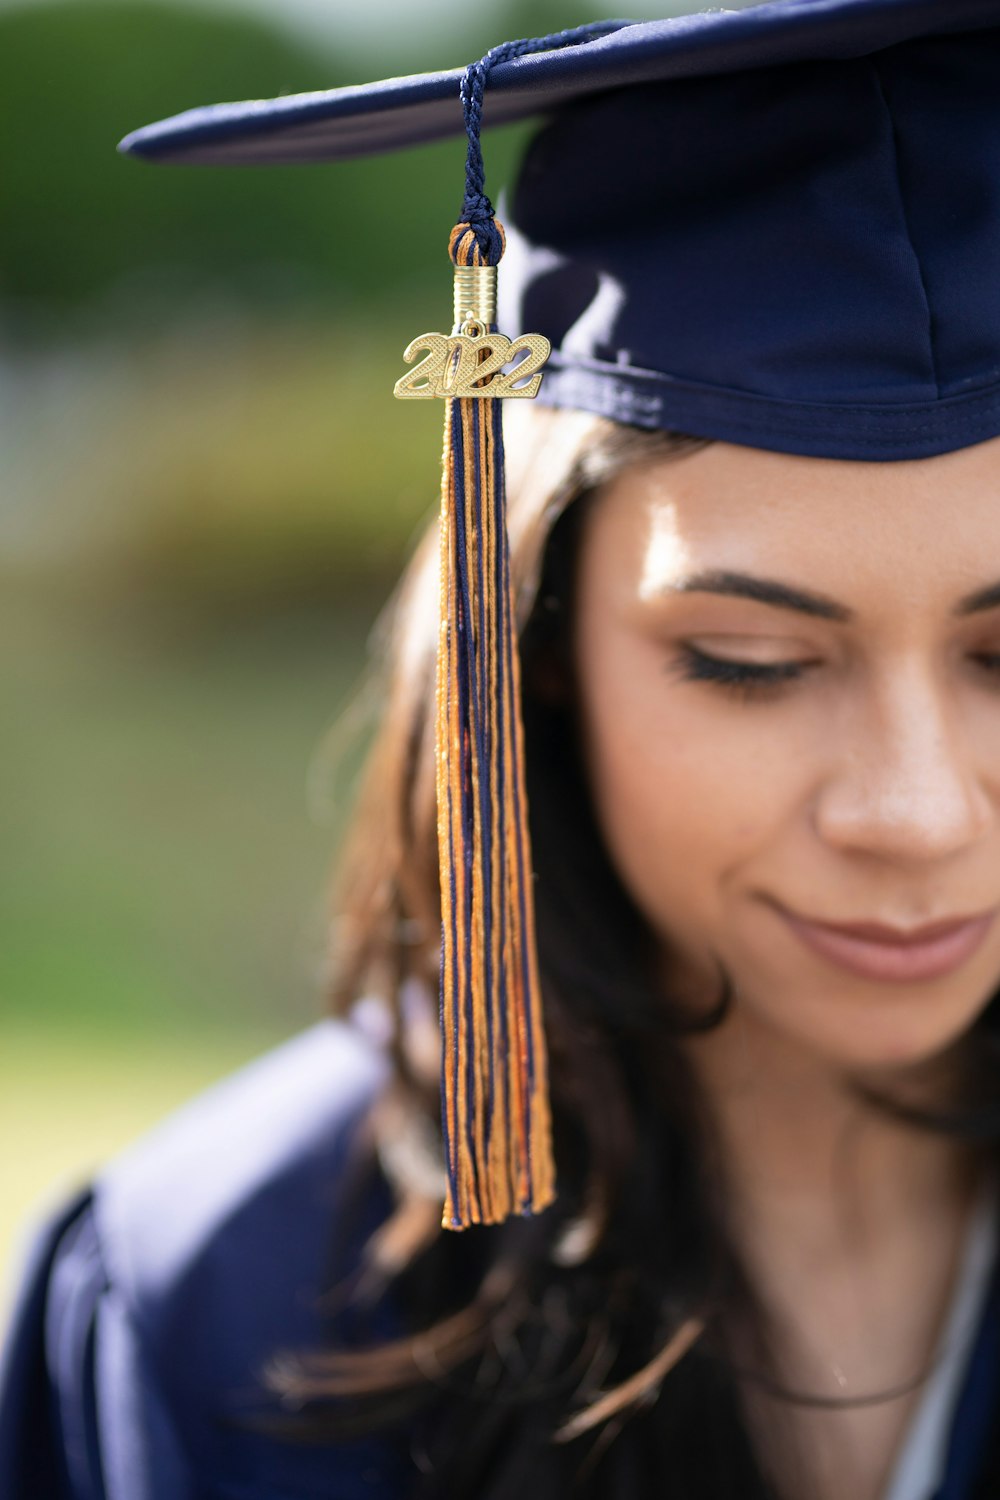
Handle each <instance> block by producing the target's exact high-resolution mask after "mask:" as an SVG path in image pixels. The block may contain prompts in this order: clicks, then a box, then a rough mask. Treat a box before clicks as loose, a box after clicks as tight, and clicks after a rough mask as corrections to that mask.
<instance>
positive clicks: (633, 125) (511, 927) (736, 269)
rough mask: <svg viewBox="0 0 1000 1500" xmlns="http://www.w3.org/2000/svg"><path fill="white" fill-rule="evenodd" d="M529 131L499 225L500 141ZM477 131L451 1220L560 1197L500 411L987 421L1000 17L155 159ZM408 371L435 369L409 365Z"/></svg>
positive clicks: (513, 70)
mask: <svg viewBox="0 0 1000 1500" xmlns="http://www.w3.org/2000/svg"><path fill="white" fill-rule="evenodd" d="M535 115H541V116H543V117H545V118H544V123H543V124H542V126H541V128H540V130H539V132H538V133H537V135H536V136H535V137H534V139H533V141H532V143H531V144H530V146H529V148H528V150H527V154H526V156H525V158H524V161H523V163H522V166H521V169H520V173H519V175H518V178H517V181H516V183H515V185H514V187H513V192H512V201H511V212H510V215H509V217H508V222H507V225H506V247H507V255H506V257H505V259H504V267H503V275H502V284H501V287H500V293H499V313H498V312H497V304H496V295H497V293H496V267H497V264H498V262H499V261H500V259H501V257H502V256H503V255H504V248H505V232H504V229H503V228H501V226H500V225H499V223H498V221H497V220H496V217H495V214H494V211H493V207H492V204H491V203H490V200H489V198H488V197H487V195H486V189H485V178H484V170H483V158H482V153H481V149H480V131H481V129H482V128H484V127H486V126H489V125H491V124H498V123H502V122H505V121H511V120H518V119H523V118H526V117H529V116H535ZM463 130H464V131H465V133H466V136H467V153H466V183H465V197H464V201H463V205H462V209H461V212H460V214H459V216H458V223H457V224H456V226H455V228H454V229H453V230H452V234H451V237H450V240H449V252H450V255H451V258H452V261H453V263H454V266H455V306H454V319H453V322H452V323H451V325H450V332H447V333H445V332H439V333H430V334H425V335H423V336H422V337H420V338H417V339H415V340H413V341H412V342H411V344H410V345H409V346H408V348H407V350H406V359H407V361H418V362H415V363H413V365H412V368H411V369H410V370H409V371H408V372H404V373H403V374H402V375H401V378H400V380H399V382H397V386H396V394H397V395H400V396H402V397H406V398H414V397H420V398H424V397H429V396H440V397H442V398H443V399H444V400H445V403H446V418H445V456H444V477H443V482H442V506H441V527H440V545H441V623H440V632H439V642H438V679H437V715H438V718H437V733H438V740H437V767H438V785H437V790H438V833H439V851H440V871H441V895H442V961H441V981H442V989H441V1018H442V1034H443V1057H442V1120H443V1130H444V1139H445V1151H446V1164H447V1170H448V1184H449V1187H448V1197H447V1201H446V1204H445V1210H444V1224H445V1225H446V1226H448V1227H452V1228H462V1227H464V1226H466V1225H468V1224H471V1223H477V1222H498V1221H500V1220H502V1219H503V1218H505V1217H506V1216H507V1215H508V1214H510V1213H512V1212H521V1213H529V1212H537V1211H539V1210H540V1209H542V1208H544V1207H545V1206H546V1205H547V1204H548V1203H549V1202H550V1201H551V1200H552V1197H553V1195H554V1184H555V1174H554V1168H553V1162H552V1154H551V1140H550V1137H551V1127H550V1117H549V1104H548V1093H547V1071H546V1058H545V1041H544V1032H543V1027H542V1017H541V1005H540V990H539V979H538V970H537V960H536V956H535V943H534V929H533V915H532V896H531V876H530V871H531V856H530V849H529V844H528V832H527V807H526V800H525V788H524V770H523V745H522V728H521V719H520V708H519V702H520V695H519V680H518V659H517V643H516V633H515V627H514V617H513V606H512V599H511V590H510V581H509V576H508V558H507V537H506V522H505V501H504V490H503V447H502V433H501V424H500V415H499V411H500V406H499V403H500V400H501V399H503V398H514V399H524V398H527V397H531V396H536V395H537V397H538V399H540V400H541V401H543V402H545V403H547V404H549V405H554V406H560V407H571V408H576V409H580V410H584V411H588V412H594V413H598V414H600V415H603V416H606V417H610V418H613V419H615V420H617V421H620V422H625V423H630V424H632V425H635V426H639V427H645V428H652V429H656V428H661V429H665V430H673V431H680V432H686V433H690V434H693V435H697V436H702V437H708V438H715V439H721V440H724V441H729V442H733V443H741V444H746V445H749V446H751V447H760V448H770V449H776V450H779V451H782V452H788V453H798V454H807V455H814V456H821V457H827V458H840V459H864V460H881V461H888V460H898V459H908V458H921V457H926V456H929V455H932V454H935V453H943V452H947V451H949V450H952V449H955V448H961V447H965V446H968V445H969V444H972V443H976V442H980V441H983V440H985V439H987V438H990V437H993V436H995V435H996V434H998V433H1000V0H946V3H945V0H772V3H769V4H763V5H757V6H752V7H750V8H747V9H744V10H740V11H720V10H711V11H705V12H701V13H698V14H695V15H689V16H682V17H675V18H673V19H670V20H663V21H651V22H646V23H641V24H630V23H627V22H623V21H608V22H603V23H597V24H593V25H589V26H583V27H580V28H578V29H576V30H572V31H566V32H561V33H558V34H556V35H554V36H549V37H542V38H537V39H532V40H527V41H519V42H512V43H508V44H505V45H503V46H500V47H496V48H494V49H493V50H492V51H491V52H489V53H487V55H486V57H484V58H483V59H482V60H481V61H480V62H478V63H475V64H473V65H472V66H471V67H469V68H467V69H465V70H457V71H453V72H442V73H428V74H422V75H417V76H414V77H407V78H391V79H387V80H385V81H383V82H380V83H374V84H370V85H367V86H365V87H359V88H341V89H334V90H331V91H328V92H320V93H310V94H298V95H290V96H285V97H282V98H279V99H271V100H263V101H250V102H245V103H238V104H221V105H213V106H210V107H208V108H204V109H195V110H189V111H188V112H186V113H184V114H181V115H177V116H175V117H174V118H172V119H169V120H164V121H161V122H159V123H158V124H155V125H150V126H147V127H146V128H145V129H143V130H139V131H136V132H135V133H134V134H132V135H130V136H128V137H126V139H125V140H124V141H123V142H122V146H121V149H122V150H123V151H125V152H128V153H130V154H132V155H136V156H142V157H145V158H148V159H150V160H154V161H177V162H206V163H223V164H225V163H234V164H236V163H248V164H263V163H269V162H273V163H292V162H295V163H299V162H311V161H332V160H337V159H342V158H347V157H354V156H364V155H368V154H372V153H376V152H382V151H388V150H396V149H398V148H401V147H404V146H407V145H411V144H415V143H418V142H424V141H431V140H436V139H440V138H442V137H445V136H449V135H456V134H460V133H461V132H462V131H463ZM418 357H419V358H418Z"/></svg>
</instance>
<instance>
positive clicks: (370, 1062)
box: [0, 1021, 1000, 1500]
mask: <svg viewBox="0 0 1000 1500" xmlns="http://www.w3.org/2000/svg"><path fill="white" fill-rule="evenodd" d="M386 1068H387V1063H386V1061H385V1059H384V1057H383V1055H382V1054H381V1053H380V1052H379V1050H378V1049H377V1048H376V1047H375V1046H374V1045H373V1044H372V1043H371V1042H370V1041H369V1040H367V1039H366V1038H365V1037H364V1036H363V1035H362V1034H361V1033H360V1032H359V1031H357V1030H355V1029H354V1028H352V1027H350V1026H348V1025H346V1024H344V1023H342V1022H335V1021H327V1022H323V1023H321V1024H320V1025H318V1026H315V1027H312V1028H311V1029H310V1030H308V1031H306V1032H304V1033H303V1034H302V1035H301V1036H299V1037H296V1038H295V1039H293V1040H292V1041H290V1042H288V1043H286V1044H284V1045H283V1046H281V1047H279V1048H277V1049H275V1050H274V1051H273V1052H271V1053H269V1054H267V1055H266V1056H265V1057H264V1058H262V1059H260V1060H259V1061H257V1062H255V1063H253V1064H251V1065H250V1066H249V1067H247V1068H244V1069H242V1070H241V1071H240V1072H238V1073H236V1074H234V1075H233V1076H232V1077H231V1078H229V1079H227V1080H225V1081H224V1082H223V1083H221V1084H219V1085H216V1086H215V1087H214V1088H212V1089H210V1090H209V1091H208V1092H207V1093H205V1094H203V1095H202V1096H200V1097H199V1098H197V1099H195V1100H194V1101H193V1102H192V1103H190V1104H188V1105H186V1106H185V1107H184V1108H182V1109H181V1110H180V1111H179V1112H178V1113H177V1114H175V1115H173V1116H171V1117H170V1118H169V1119H168V1120H167V1121H166V1123H165V1124H163V1125H162V1126H160V1127H158V1128H157V1129H156V1130H155V1131H153V1132H152V1133H151V1134H150V1135H149V1136H147V1137H145V1138H144V1139H142V1140H141V1141H140V1142H138V1143H137V1145H136V1146H134V1147H132V1148H131V1149H130V1150H129V1151H127V1152H126V1153H125V1154H124V1155H123V1156H121V1157H120V1158H118V1159H117V1160H116V1161H114V1162H112V1163H111V1164H110V1165H109V1166H108V1167H106V1168H105V1169H104V1170H103V1171H102V1172H101V1173H100V1174H99V1176H98V1177H97V1178H96V1180H95V1181H94V1182H93V1183H92V1184H91V1185H90V1186H88V1187H87V1188H86V1189H85V1190H83V1191H81V1192H80V1193H78V1194H77V1195H76V1196H75V1197H74V1198H73V1199H72V1200H71V1201H69V1202H67V1203H65V1204H64V1205H63V1206H62V1207H61V1208H60V1210H59V1211H58V1212H57V1213H55V1214H54V1215H52V1216H51V1217H50V1219H49V1220H48V1222H47V1223H46V1224H45V1225H44V1226H43V1228H42V1229H41V1231H40V1232H39V1233H38V1235H37V1236H36V1238H35V1240H34V1243H33V1246H32V1250H31V1253H30V1256H29V1258H28V1262H27V1264H26V1265H25V1267H24V1270H23V1275H22V1280H21V1286H20V1294H19V1297H18V1299H17V1302H16V1305H15V1309H14V1315H13V1320H12V1323H11V1328H10V1331H9V1334H8V1338H7V1343H6V1346H5V1350H4V1355H3V1362H2V1366H0V1500H404V1497H406V1496H409V1495H411V1494H412V1493H413V1492H414V1490H415V1488H416V1471H415V1470H414V1468H413V1466H412V1461H411V1459H410V1456H409V1454H408V1452H407V1451H406V1444H405V1443H402V1442H399V1441H398V1440H396V1441H390V1440H389V1439H388V1438H382V1437H376V1438H365V1439H363V1440H352V1441H349V1442H340V1443H337V1444H335V1445H332V1444H331V1445H325V1446H320V1447H311V1446H310V1447H298V1446H295V1445H292V1444H289V1443H285V1442H280V1441H278V1440H276V1439H273V1438H270V1437H266V1436H263V1435H261V1434H259V1433H253V1432H250V1431H247V1430H246V1429H245V1428H242V1427H240V1426H236V1425H233V1423H232V1421H231V1420H230V1419H231V1418H232V1416H233V1414H234V1413H237V1414H238V1413H239V1412H240V1411H241V1410H242V1409H245V1405H246V1403H247V1402H249V1401H251V1400H252V1399H253V1396H254V1392H255V1391H257V1390H259V1386H258V1380H259V1375H260V1371H261V1369H262V1367H263V1366H264V1364H265V1363H266V1362H267V1361H268V1360H269V1359H270V1358H271V1357H272V1356H273V1355H274V1354H275V1352H276V1351H277V1350H279V1349H281V1348H289V1349H302V1348H309V1347H314V1348H318V1347H322V1346H323V1344H324V1342H326V1341H327V1340H328V1338H329V1336H330V1334H331V1332H335V1333H336V1334H337V1335H338V1337H342V1338H345V1339H346V1340H347V1341H350V1337H351V1312H350V1308H347V1309H346V1311H345V1310H344V1309H341V1311H340V1312H339V1313H338V1314H337V1315H336V1316H335V1317H334V1318H333V1320H332V1321H331V1319H330V1318H329V1317H324V1314H323V1312H322V1304H318V1301H317V1299H318V1297H319V1294H320V1292H321V1291H322V1290H323V1289H325V1288H328V1287H329V1286H330V1284H331V1273H332V1272H334V1271H335V1270H336V1267H335V1266H334V1265H333V1264H332V1263H331V1260H330V1244H331V1230H332V1229H333V1228H335V1227H336V1224H337V1220H338V1204H339V1202H340V1201H341V1199H342V1198H343V1196H344V1193H345V1184H346V1183H347V1182H348V1180H349V1176H350V1173H349V1164H350V1161H351V1154H352V1145H353V1144H356V1141H357V1135H358V1127H359V1124H360V1122H361V1120H362V1119H363V1117H364V1115H365V1112H366V1110H367V1108H368V1106H369V1104H370V1102H371V1100H372V1098H373V1096H374V1094H375V1093H376V1091H377V1089H378V1087H379V1084H380V1083H381V1081H382V1079H383V1078H384V1076H385V1072H386ZM388 1207H389V1203H388V1192H387V1190H386V1189H385V1186H384V1184H381V1183H380V1182H377V1183H376V1184H374V1186H373V1188H372V1190H371V1192H370V1194H369V1201H367V1202H366V1203H365V1205H364V1214H363V1215H362V1216H361V1218H360V1219H359V1220H358V1223H357V1225H356V1229H355V1232H354V1237H353V1241H352V1243H353V1244H354V1245H355V1246H356V1247H359V1246H360V1244H361V1242H362V1240H363V1238H364V1237H365V1236H366V1235H367V1234H368V1233H369V1232H370V1230H371V1229H372V1228H374V1226H375V1224H376V1223H377V1222H378V1221H379V1220H380V1219H381V1218H382V1217H383V1216H384V1214H385V1212H386V1211H387V1209H388ZM349 1253H350V1251H349ZM343 1255H344V1245H343V1244H342V1245H341V1246H340V1249H339V1251H338V1257H337V1260H336V1265H337V1266H340V1267H341V1268H343V1264H344V1262H343ZM334 1279H335V1278H334ZM378 1316H379V1318H380V1320H381V1325H380V1328H379V1330H378V1331H379V1332H381V1333H382V1334H385V1335H390V1334H391V1333H393V1332H396V1331H398V1328H397V1327H396V1326H395V1324H394V1318H393V1314H392V1312H391V1309H390V1308H389V1307H388V1306H386V1307H385V1308H383V1309H382V1310H381V1311H380V1313H379V1314H378ZM368 1331H369V1333H370V1332H371V1328H370V1327H369V1330H368ZM998 1387H1000V1290H998V1282H997V1276H996V1274H995V1273H994V1275H993V1277H992V1283H991V1289H990V1291H989V1293H988V1295H987V1296H986V1297H985V1300H984V1301H982V1303H981V1306H980V1307H979V1308H978V1310H977V1313H976V1318H975V1327H974V1331H973V1336H972V1338H971V1341H970V1346H969V1349H968V1352H967V1354H965V1355H964V1356H963V1368H962V1373H961V1380H960V1382H959V1385H958V1390H957V1395H956V1396H955V1397H954V1398H949V1409H948V1413H947V1427H946V1432H945V1441H944V1442H943V1444H939V1446H940V1447H941V1448H942V1456H941V1459H940V1463H941V1467H942V1469H943V1477H942V1478H941V1479H940V1481H939V1482H938V1481H937V1479H936V1478H932V1476H930V1475H928V1476H927V1484H928V1487H927V1489H926V1490H925V1492H924V1493H923V1494H922V1495H920V1496H919V1497H917V1500H1000V1472H998V1473H996V1474H994V1475H993V1477H992V1478H991V1477H984V1474H983V1463H984V1455H985V1453H986V1450H987V1448H988V1447H989V1446H992V1447H993V1450H994V1453H996V1450H997V1448H998V1446H1000V1445H998V1444H997V1442H996V1441H995V1440H994V1441H993V1443H992V1445H991V1443H990V1438H991V1433H992V1431H993V1429H994V1427H995V1414H996V1412H997V1409H998V1401H1000V1389H998ZM994 1462H995V1460H994ZM553 1500H555V1497H553ZM719 1500H730V1497H728V1496H720V1497H719Z"/></svg>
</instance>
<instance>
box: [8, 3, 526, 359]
mask: <svg viewBox="0 0 1000 1500" xmlns="http://www.w3.org/2000/svg"><path fill="white" fill-rule="evenodd" d="M496 19H497V21H498V22H499V20H500V19H501V18H500V16H497V17H496ZM516 19H517V17H516V16H514V15H511V16H510V20H511V21H515V20H516ZM491 29H492V28H491ZM501 34H502V33H501ZM495 39H496V38H495V36H492V37H491V38H490V39H488V40H486V42H485V45H486V46H488V45H490V42H491V40H495ZM477 45H478V44H477ZM424 60H425V59H422V58H421V57H420V56H419V55H416V56H414V55H412V53H411V56H410V57H409V58H408V60H407V63H406V66H407V67H408V68H410V69H414V70H416V69H419V68H420V67H421V66H422V63H423V61H424ZM460 60H461V59H460V58H457V59H456V58H452V59H450V61H451V62H453V63H455V62H457V61H460ZM389 62H390V59H389V58H387V57H386V56H384V55H382V56H380V57H379V58H378V59H373V58H367V59H364V58H361V57H359V56H357V55H356V54H355V53H352V54H351V55H349V56H343V55H341V56H337V55H336V53H333V54H332V55H331V56H329V57H326V56H323V55H321V54H318V52H317V50H315V49H312V50H310V49H308V48H306V47H305V46H304V45H298V44H296V43H295V42H293V41H291V40H289V39H288V38H287V37H285V36H283V35H282V34H281V33H280V32H279V31H277V30H276V29H275V28H272V27H270V26H267V25H265V24H264V23H262V22H259V21H254V20H250V19H248V18H245V17H241V16H238V15H228V16H223V15H218V14H213V13H211V12H205V11H195V10H186V9H183V8H179V7H174V6H167V5H161V4H156V3H143V4H121V3H108V0H104V3H81V0H64V3H60V4H47V5H41V6H36V7H34V8H31V9H23V10H13V11H5V12H0V215H2V219H3V223H4V235H3V241H2V246H0V298H2V299H3V301H4V302H5V303H6V304H7V315H8V318H9V317H10V316H11V312H12V309H13V310H16V311H19V313H20V316H19V318H18V319H17V320H16V322H15V331H18V330H19V329H20V328H21V327H22V325H23V324H24V323H25V322H27V325H28V328H29V330H30V329H32V328H33V327H34V326H35V324H36V323H37V322H38V321H39V320H41V319H42V318H43V316H44V314H45V313H46V312H48V313H49V314H50V318H49V322H48V326H49V327H51V326H52V319H51V314H52V313H53V312H55V313H56V314H59V313H60V312H61V311H63V310H64V309H65V308H66V307H68V306H70V305H76V306H84V305H88V304H89V305H91V306H93V304H94V303H95V301H96V303H97V304H98V309H97V310H98V311H99V312H100V315H101V317H102V318H103V319H105V320H107V319H112V320H113V321H115V322H123V321H124V322H128V321H135V320H137V319H138V320H140V321H142V322H147V321H148V320H150V319H153V320H154V321H157V320H158V321H161V322H169V321H170V320H172V319H173V317H175V316H176V313H177V309H178V306H179V305H181V304H183V303H184V302H185V301H190V300H191V299H198V298H205V297H207V296H211V295H221V296H223V297H224V298H225V299H227V300H232V299H233V298H234V297H237V298H241V299H244V300H248V301H250V302H252V304H253V306H254V307H255V308H256V309H257V310H258V312H265V311H267V309H268V308H271V309H274V308H278V309H280V308H282V307H286V306H288V305H289V304H290V303H295V302H299V303H301V302H303V301H313V302H315V301H319V302H321V303H323V304H326V305H330V306H333V307H335V308H336V307H344V306H346V305H349V304H350V303H351V302H352V300H353V299H355V298H357V297H359V296H361V297H366V298H373V297H375V298H378V299H379V300H384V296H385V294H388V296H389V298H390V300H397V299H401V298H403V299H405V298H407V297H409V296H410V295H413V294H415V295H417V296H419V292H420V290H421V288H425V287H427V288H429V287H433V288H434V289H435V290H441V289H443V292H442V295H443V296H444V297H445V300H447V292H448V288H447V262H446V260H445V252H444V246H445V243H446V241H447V236H448V231H449V230H450V228H451V225H452V223H453V222H454V219H455V216H456V213H457V210H458V207H459V204H460V202H461V191H462V182H463V142H462V141H461V140H459V139H458V138H456V139H455V140H454V141H449V142H445V143H442V144H439V145H435V146H431V147H421V148H418V149H415V150H413V151H410V152H406V151H404V152H400V153H398V154H395V155H393V156H390V157H386V158H384V159H380V160H377V161H370V162H360V161H357V162H340V163H336V164H327V165H318V166H317V165H314V166H311V167H308V168H304V167H299V168H284V169H275V168H274V167H259V168H255V167H240V168H238V169H233V168H227V167H205V166H198V167H194V166H192V167H183V166H154V165H151V164H148V163H144V162H138V161H134V160H130V159H123V158H122V157H120V156H118V155H117V154H116V151H115V146H116V143H117V142H118V140H120V139H121V137H122V136H123V135H125V134H126V133H127V132H128V131H129V130H132V129H135V128H136V127H137V126H139V125H142V124H145V123H146V122H148V121H151V120H155V119H157V118H159V117H160V116H165V115H170V114H175V113H178V112H179V111H181V110H183V109H186V108H189V107H191V106H193V105H198V104H204V103H209V102H213V101H218V100H229V99H245V98H258V97H267V96H271V95H275V94H280V93H286V94H287V93H297V92H300V91H304V90H311V89H323V88H333V87H337V86H339V85H341V84H344V83H354V82H357V81H358V79H359V77H360V78H362V79H363V78H364V77H366V76H371V75H372V74H378V73H379V72H381V71H383V70H385V69H386V68H388V67H389ZM438 65H440V64H439V63H438ZM389 71H391V68H389ZM523 135H524V131H523V129H516V128H515V129H507V128H504V129H502V130H498V131H495V132H493V133H492V135H491V146H490V178H491V183H493V184H497V183H499V182H500V181H502V180H503V178H504V177H505V176H506V175H507V172H508V170H509V163H510V160H511V158H512V156H513V155H514V154H515V153H516V152H517V150H518V149H519V144H520V142H521V140H522V139H523ZM404 342H405V341H404Z"/></svg>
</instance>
